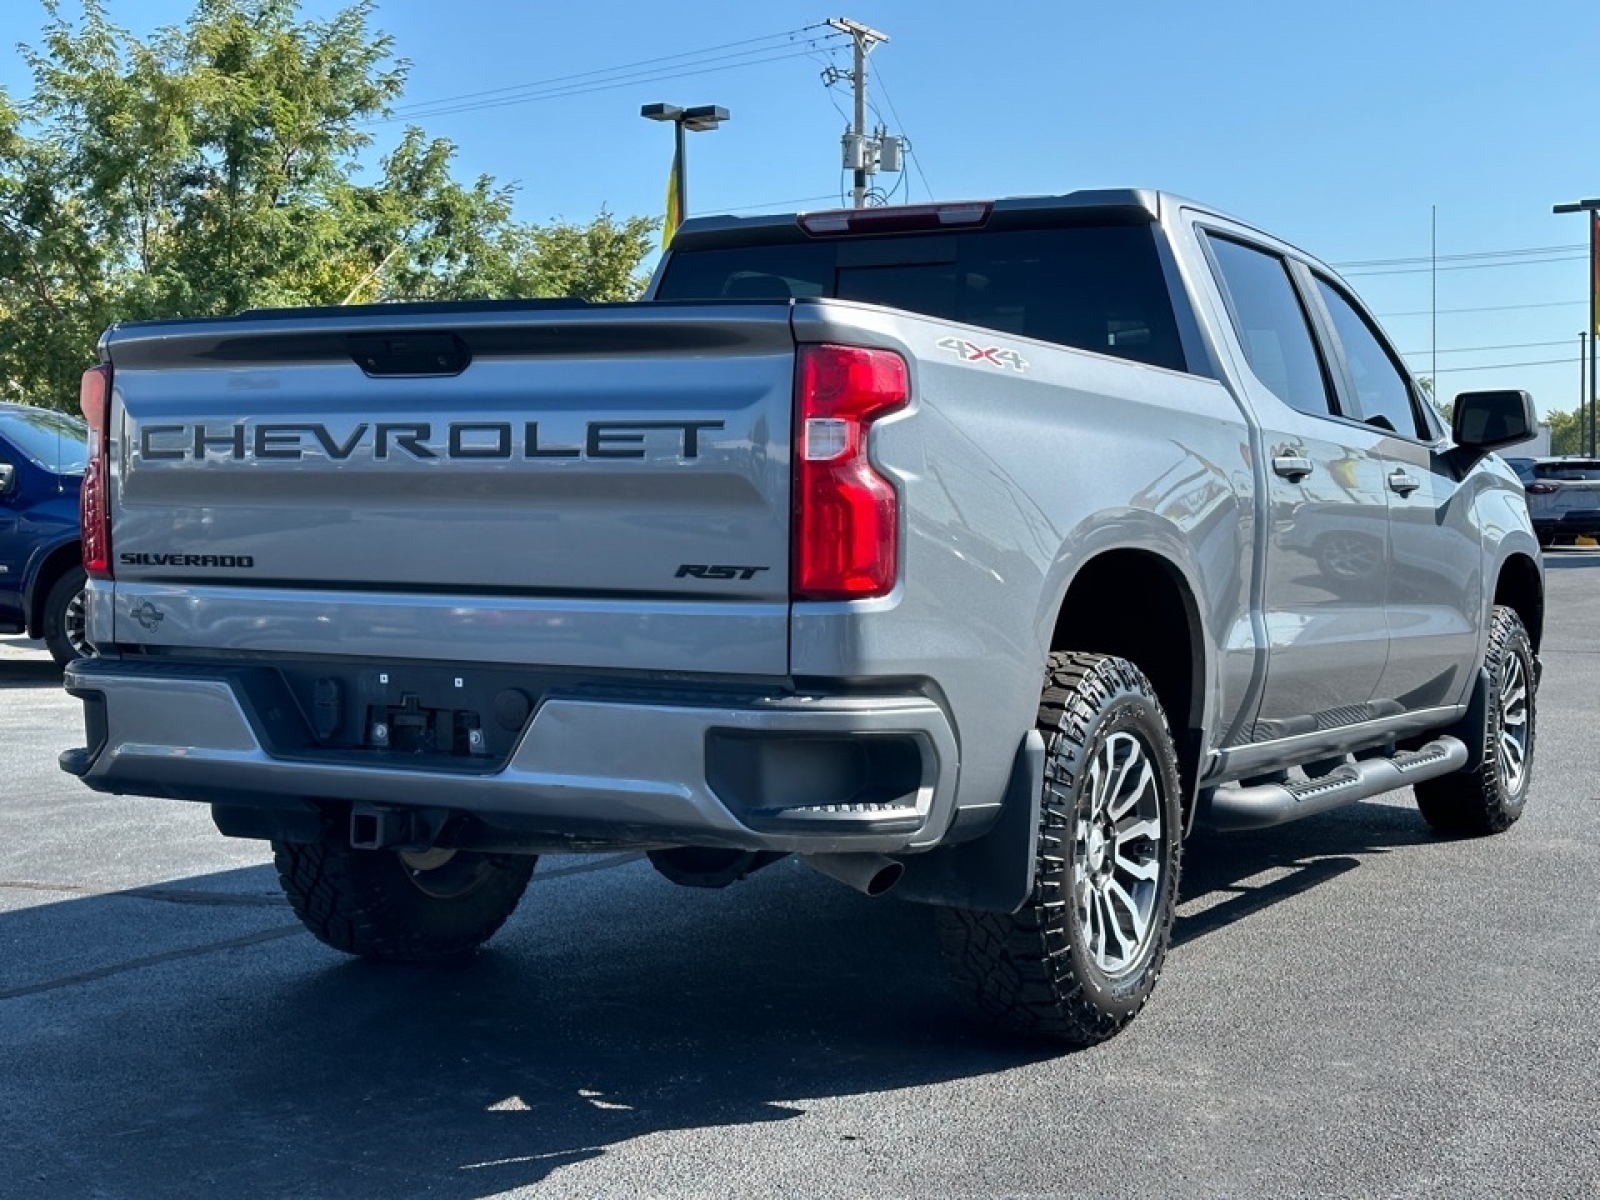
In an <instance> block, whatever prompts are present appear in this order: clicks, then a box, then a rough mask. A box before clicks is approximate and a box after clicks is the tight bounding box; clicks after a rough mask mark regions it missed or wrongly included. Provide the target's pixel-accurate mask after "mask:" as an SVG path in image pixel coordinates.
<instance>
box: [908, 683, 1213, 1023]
mask: <svg viewBox="0 0 1600 1200" xmlns="http://www.w3.org/2000/svg"><path fill="white" fill-rule="evenodd" d="M1038 727H1039V730H1040V732H1041V733H1042V734H1043V735H1044V737H1045V751H1046V759H1045V773H1044V779H1043V781H1042V784H1043V788H1044V794H1043V799H1042V806H1041V814H1040V827H1039V841H1038V850H1037V856H1038V857H1037V865H1036V875H1035V881H1034V889H1033V894H1032V896H1030V897H1029V899H1028V901H1027V902H1026V903H1025V904H1024V905H1023V907H1022V909H1021V910H1020V911H1019V912H1016V913H1014V914H1011V915H1003V914H997V913H984V912H973V911H969V910H965V909H953V908H951V909H941V910H940V912H939V915H938V925H939V936H940V943H941V945H942V948H943V950H944V953H945V957H946V960H947V962H948V963H949V965H950V968H951V972H952V974H953V976H954V978H955V980H956V984H957V986H958V987H959V988H960V990H961V991H962V992H963V993H964V995H965V997H966V998H967V1000H968V1001H969V1002H970V1003H971V1004H972V1005H974V1006H975V1007H976V1008H977V1009H978V1010H979V1011H980V1012H982V1013H983V1014H984V1015H985V1016H987V1017H988V1018H990V1019H991V1020H993V1021H995V1022H996V1023H997V1024H999V1025H1001V1026H1003V1027H1005V1028H1007V1029H1010V1030H1012V1031H1013V1032H1017V1033H1021V1034H1023V1035H1025V1036H1031V1037H1040V1038H1047V1039H1050V1040H1052V1041H1059V1042H1066V1043H1069V1044H1072V1045H1079V1046H1087V1045H1092V1044H1093V1043H1095V1042H1100V1041H1104V1040H1105V1039H1106V1038H1108V1037H1111V1036H1112V1035H1113V1034H1115V1033H1116V1032H1117V1031H1118V1030H1120V1029H1121V1028H1122V1027H1123V1026H1124V1025H1126V1024H1127V1023H1128V1022H1129V1021H1131V1020H1132V1019H1133V1018H1134V1016H1135V1015H1136V1014H1137V1013H1138V1012H1139V1010H1140V1009H1141V1008H1143V1007H1144V1004H1145V1001H1146V1000H1148V999H1149V997H1150V993H1151V991H1152V990H1153V989H1154V987H1155V985H1156V980H1157V978H1158V977H1159V976H1160V974H1161V967H1162V964H1163V962H1164V961H1165V959H1166V953H1167V945H1168V942H1169V941H1170V940H1171V935H1172V921H1173V910H1174V906H1175V905H1176V903H1177V895H1178V871H1179V864H1180V857H1181V854H1182V805H1181V793H1180V785H1179V780H1178V760H1177V755H1176V754H1175V752H1174V750H1173V745H1172V735H1171V733H1170V731H1169V730H1168V727H1167V720H1166V716H1165V714H1164V713H1163V712H1162V709H1161V703H1160V701H1159V700H1158V699H1157V698H1156V695H1155V690H1154V689H1153V688H1152V687H1151V685H1150V681H1149V680H1148V679H1146V678H1145V677H1144V674H1143V673H1142V672H1141V671H1140V670H1139V669H1138V668H1137V667H1135V666H1134V665H1133V664H1132V663H1130V662H1127V661H1125V660H1123V659H1119V658H1110V657H1107V656H1104V655H1098V654H1053V655H1051V656H1050V664H1049V669H1048V671H1047V673H1046V676H1045V686H1044V691H1043V694H1042V695H1041V698H1040V704H1039V719H1038Z"/></svg>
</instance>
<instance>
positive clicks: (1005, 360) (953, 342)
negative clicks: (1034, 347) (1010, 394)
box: [934, 337, 1028, 371]
mask: <svg viewBox="0 0 1600 1200" xmlns="http://www.w3.org/2000/svg"><path fill="white" fill-rule="evenodd" d="M934 344H935V345H937V346H938V347H939V349H941V350H948V351H950V353H952V354H957V355H960V357H961V360H962V361H963V362H969V363H977V362H981V363H988V364H989V365H990V366H991V367H999V368H1000V369H1001V370H1005V368H1007V367H1010V368H1011V369H1012V370H1013V371H1026V370H1027V369H1028V360H1027V359H1025V358H1023V357H1022V355H1020V354H1018V353H1017V352H1016V351H1015V350H1011V349H1008V348H1007V347H1005V346H980V345H978V343H977V342H969V341H967V339H966V338H956V337H947V338H940V339H939V340H938V341H937V342H936V343H934Z"/></svg>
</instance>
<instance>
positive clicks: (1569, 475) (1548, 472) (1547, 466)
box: [1533, 459, 1600, 483]
mask: <svg viewBox="0 0 1600 1200" xmlns="http://www.w3.org/2000/svg"><path fill="white" fill-rule="evenodd" d="M1533 477H1534V478H1535V479H1553V480H1557V481H1561V480H1565V481H1567V482H1569V483H1585V482H1591V481H1594V480H1600V462H1597V461H1595V460H1594V459H1567V460H1565V461H1560V462H1536V463H1534V464H1533Z"/></svg>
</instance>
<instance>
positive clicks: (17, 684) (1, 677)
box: [0, 658, 61, 692]
mask: <svg viewBox="0 0 1600 1200" xmlns="http://www.w3.org/2000/svg"><path fill="white" fill-rule="evenodd" d="M50 688H55V689H57V690H59V689H60V688H61V668H60V667H58V666H56V664H55V663H54V662H53V661H52V660H50V659H48V658H0V692H5V691H24V690H25V691H44V690H48V689H50Z"/></svg>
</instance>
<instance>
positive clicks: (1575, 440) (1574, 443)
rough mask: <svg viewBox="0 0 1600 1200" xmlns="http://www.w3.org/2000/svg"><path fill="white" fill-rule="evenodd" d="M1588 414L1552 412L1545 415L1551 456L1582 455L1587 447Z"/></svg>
mask: <svg viewBox="0 0 1600 1200" xmlns="http://www.w3.org/2000/svg"><path fill="white" fill-rule="evenodd" d="M1588 417H1589V414H1588V413H1587V412H1552V413H1546V414H1545V420H1546V421H1547V422H1548V423H1549V425H1550V453H1551V454H1583V453H1584V452H1585V451H1586V450H1587V449H1588V446H1589V421H1588Z"/></svg>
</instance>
